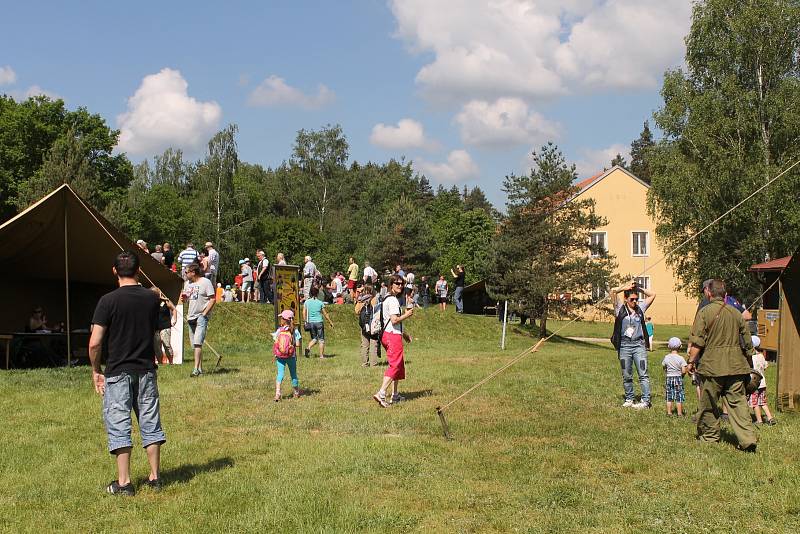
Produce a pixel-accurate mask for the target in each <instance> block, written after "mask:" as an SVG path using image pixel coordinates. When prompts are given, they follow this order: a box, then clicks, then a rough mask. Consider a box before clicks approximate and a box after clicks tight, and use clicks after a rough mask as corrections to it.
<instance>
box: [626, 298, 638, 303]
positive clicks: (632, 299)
mask: <svg viewBox="0 0 800 534" xmlns="http://www.w3.org/2000/svg"><path fill="white" fill-rule="evenodd" d="M628 301H630V302H639V299H638V298H636V297H633V298H629V299H628Z"/></svg>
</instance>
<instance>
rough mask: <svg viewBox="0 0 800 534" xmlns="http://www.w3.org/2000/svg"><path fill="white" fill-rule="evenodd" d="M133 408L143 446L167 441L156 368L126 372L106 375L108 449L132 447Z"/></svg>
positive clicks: (104, 400)
mask: <svg viewBox="0 0 800 534" xmlns="http://www.w3.org/2000/svg"><path fill="white" fill-rule="evenodd" d="M131 410H133V412H134V413H136V420H137V421H138V422H139V433H140V434H141V435H142V447H148V446H150V445H152V444H153V443H164V442H165V441H167V437H166V436H165V435H164V429H163V428H161V414H160V408H159V401H158V381H157V379H156V372H155V371H147V372H144V373H140V374H137V373H127V372H123V373H120V374H118V375H116V376H109V377H106V391H105V393H104V394H103V422H104V423H105V425H106V434H108V452H110V453H113V452H114V451H116V450H118V449H122V448H125V447H131V446H132V445H133V441H131Z"/></svg>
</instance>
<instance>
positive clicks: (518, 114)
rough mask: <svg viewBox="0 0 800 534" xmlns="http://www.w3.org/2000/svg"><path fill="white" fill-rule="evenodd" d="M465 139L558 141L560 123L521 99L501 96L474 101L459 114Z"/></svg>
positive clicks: (491, 143) (492, 143)
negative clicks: (488, 99)
mask: <svg viewBox="0 0 800 534" xmlns="http://www.w3.org/2000/svg"><path fill="white" fill-rule="evenodd" d="M455 121H456V123H458V125H459V126H460V127H461V140H462V141H463V142H464V143H466V144H468V145H474V146H485V147H507V146H509V145H511V146H513V145H522V144H534V145H535V144H539V143H543V142H545V141H550V140H555V139H556V138H558V137H559V133H560V130H561V128H560V127H559V125H558V124H556V123H553V122H551V121H549V120H547V119H546V118H544V117H543V116H542V115H540V114H539V113H537V112H535V111H533V110H530V109H529V108H528V104H526V103H525V101H523V100H522V99H520V98H498V99H497V100H496V101H494V102H486V101H484V100H472V101H470V102H468V103H467V104H465V105H464V107H463V108H462V109H461V112H460V113H459V114H458V115H456V118H455Z"/></svg>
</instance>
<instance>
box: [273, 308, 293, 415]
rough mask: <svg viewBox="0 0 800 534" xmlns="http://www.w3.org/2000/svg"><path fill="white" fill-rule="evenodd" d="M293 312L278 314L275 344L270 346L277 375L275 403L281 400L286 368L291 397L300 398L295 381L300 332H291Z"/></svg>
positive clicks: (285, 311) (286, 311) (287, 311)
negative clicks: (289, 380)
mask: <svg viewBox="0 0 800 534" xmlns="http://www.w3.org/2000/svg"><path fill="white" fill-rule="evenodd" d="M293 319H294V312H293V311H292V310H283V311H282V312H281V314H280V319H279V320H280V326H278V330H277V331H276V332H275V333H274V334H273V336H274V337H275V343H274V344H273V345H272V355H273V357H274V358H273V359H274V360H275V367H276V368H277V370H278V374H277V376H276V377H275V402H278V401H280V400H281V382H283V375H284V373H285V372H286V368H287V367H288V368H289V374H290V375H291V377H292V396H293V397H294V398H295V399H296V398H297V397H299V396H300V381H299V380H298V379H297V349H298V348H300V332H298V331H297V330H296V329H295V330H294V332H293V331H292V323H293V322H294V321H293Z"/></svg>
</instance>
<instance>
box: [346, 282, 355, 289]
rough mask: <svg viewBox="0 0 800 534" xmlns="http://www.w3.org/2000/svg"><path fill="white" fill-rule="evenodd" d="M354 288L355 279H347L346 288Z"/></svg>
mask: <svg viewBox="0 0 800 534" xmlns="http://www.w3.org/2000/svg"><path fill="white" fill-rule="evenodd" d="M355 288H356V281H355V280H348V281H347V289H355Z"/></svg>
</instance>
